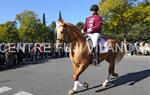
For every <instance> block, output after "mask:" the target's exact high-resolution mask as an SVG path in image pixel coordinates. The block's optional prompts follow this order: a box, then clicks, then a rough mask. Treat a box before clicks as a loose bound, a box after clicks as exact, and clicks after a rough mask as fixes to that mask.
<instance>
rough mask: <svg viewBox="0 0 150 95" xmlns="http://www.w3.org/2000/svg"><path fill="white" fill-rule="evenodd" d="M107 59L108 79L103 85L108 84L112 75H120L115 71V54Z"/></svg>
mask: <svg viewBox="0 0 150 95" xmlns="http://www.w3.org/2000/svg"><path fill="white" fill-rule="evenodd" d="M107 61H108V62H109V69H108V76H107V79H106V80H105V81H104V82H103V85H102V86H103V87H106V86H107V84H108V82H109V80H110V77H111V76H113V77H114V78H116V77H118V74H117V73H115V56H114V57H112V56H111V57H108V58H107Z"/></svg>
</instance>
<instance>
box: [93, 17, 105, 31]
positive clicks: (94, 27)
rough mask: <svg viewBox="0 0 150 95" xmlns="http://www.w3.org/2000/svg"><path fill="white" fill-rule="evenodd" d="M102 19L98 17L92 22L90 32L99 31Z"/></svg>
mask: <svg viewBox="0 0 150 95" xmlns="http://www.w3.org/2000/svg"><path fill="white" fill-rule="evenodd" d="M102 22H103V21H102V18H101V17H98V18H97V20H96V21H95V22H94V26H93V27H92V31H99V30H100V29H101V25H102Z"/></svg>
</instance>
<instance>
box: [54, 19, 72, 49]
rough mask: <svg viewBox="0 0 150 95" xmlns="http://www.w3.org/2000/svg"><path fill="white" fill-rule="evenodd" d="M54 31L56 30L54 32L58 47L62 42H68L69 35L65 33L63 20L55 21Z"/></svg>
mask: <svg viewBox="0 0 150 95" xmlns="http://www.w3.org/2000/svg"><path fill="white" fill-rule="evenodd" d="M55 31H56V34H57V38H56V47H60V46H62V45H63V43H64V42H68V40H69V35H68V33H67V28H66V24H65V23H64V21H63V20H61V21H57V22H56V29H55Z"/></svg>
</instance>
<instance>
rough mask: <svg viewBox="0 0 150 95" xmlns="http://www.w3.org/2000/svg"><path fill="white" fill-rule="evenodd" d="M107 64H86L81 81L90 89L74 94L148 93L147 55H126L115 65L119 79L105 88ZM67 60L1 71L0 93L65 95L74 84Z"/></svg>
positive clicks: (7, 94)
mask: <svg viewBox="0 0 150 95" xmlns="http://www.w3.org/2000/svg"><path fill="white" fill-rule="evenodd" d="M107 71H108V64H107V63H106V62H102V63H101V65H99V66H89V67H88V69H87V70H86V71H85V72H84V73H83V74H82V75H81V76H80V81H82V82H87V83H89V88H88V89H85V88H82V87H81V88H79V89H78V92H77V93H76V94H75V95H150V57H148V56H131V57H129V56H126V57H124V59H123V60H122V61H121V62H120V63H119V64H117V65H116V72H117V73H118V74H119V76H120V77H119V78H118V79H115V80H112V81H111V82H110V83H111V84H110V85H109V86H108V87H107V88H102V87H101V84H102V83H103V81H104V80H105V79H106V77H107V73H108V72H107ZM72 73H73V69H72V64H71V62H70V59H67V58H60V59H49V60H45V61H41V62H38V63H34V64H29V65H24V66H20V67H16V68H13V69H9V70H3V71H0V95H67V93H68V91H69V90H70V89H71V88H72V87H73V79H72Z"/></svg>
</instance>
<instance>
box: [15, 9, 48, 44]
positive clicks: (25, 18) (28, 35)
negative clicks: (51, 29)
mask: <svg viewBox="0 0 150 95" xmlns="http://www.w3.org/2000/svg"><path fill="white" fill-rule="evenodd" d="M16 20H17V21H18V22H19V23H20V28H19V33H20V38H22V41H26V42H33V41H34V42H43V41H44V40H45V34H46V33H47V31H46V26H45V25H44V24H43V23H41V22H40V19H39V18H38V15H37V14H36V13H34V12H33V11H28V10H26V11H23V12H22V13H20V14H18V15H17V16H16Z"/></svg>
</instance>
